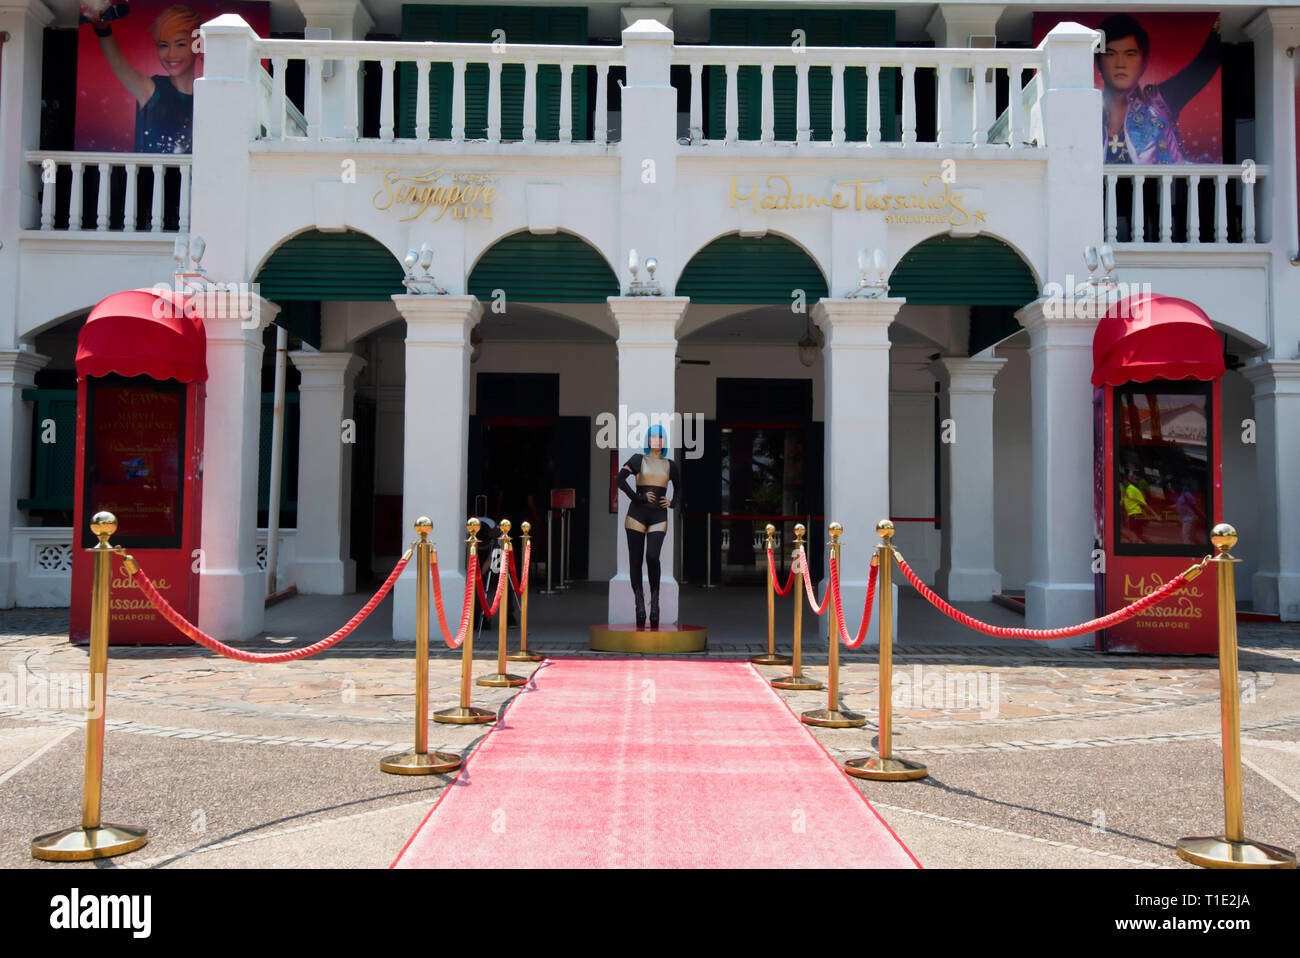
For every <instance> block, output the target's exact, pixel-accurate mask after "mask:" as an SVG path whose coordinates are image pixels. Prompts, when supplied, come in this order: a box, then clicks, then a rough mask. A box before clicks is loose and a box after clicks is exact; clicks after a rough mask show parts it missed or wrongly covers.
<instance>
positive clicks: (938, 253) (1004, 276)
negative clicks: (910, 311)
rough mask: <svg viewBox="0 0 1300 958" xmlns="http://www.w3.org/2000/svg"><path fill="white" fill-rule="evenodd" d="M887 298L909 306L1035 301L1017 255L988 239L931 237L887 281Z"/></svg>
mask: <svg viewBox="0 0 1300 958" xmlns="http://www.w3.org/2000/svg"><path fill="white" fill-rule="evenodd" d="M889 295H890V296H906V297H907V302H908V303H909V304H910V305H913V306H1010V307H1013V308H1015V309H1019V308H1020V307H1021V306H1024V305H1025V303H1028V302H1030V301H1031V300H1034V299H1037V298H1038V288H1037V286H1036V285H1035V283H1034V274H1033V272H1032V271H1031V270H1030V269H1029V267H1028V266H1027V265H1026V264H1025V261H1024V260H1022V259H1021V258H1020V254H1019V253H1017V252H1016V251H1015V250H1013V249H1012V248H1011V247H1010V246H1008V245H1007V244H1006V243H1003V242H1002V241H1001V240H998V239H994V238H993V237H992V236H966V237H954V236H947V235H944V236H932V237H930V239H928V240H925V241H924V242H921V243H918V244H917V245H915V246H913V247H912V248H911V249H910V250H908V251H907V253H906V254H905V255H904V256H903V258H902V259H901V260H899V263H898V265H897V266H895V267H894V271H893V272H892V273H891V274H890V276H889Z"/></svg>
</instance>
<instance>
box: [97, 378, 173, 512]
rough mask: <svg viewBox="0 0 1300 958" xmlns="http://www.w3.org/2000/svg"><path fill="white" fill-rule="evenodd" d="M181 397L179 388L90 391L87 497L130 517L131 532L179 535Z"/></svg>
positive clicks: (109, 388)
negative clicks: (90, 468)
mask: <svg viewBox="0 0 1300 958" xmlns="http://www.w3.org/2000/svg"><path fill="white" fill-rule="evenodd" d="M183 400H184V393H181V392H154V391H152V390H148V389H139V388H134V387H121V388H114V387H102V386H101V387H99V388H98V389H96V390H95V397H94V403H95V431H94V433H93V434H92V436H91V437H90V438H91V443H92V449H91V456H92V460H91V461H92V462H93V463H94V465H93V469H94V471H93V472H92V476H93V477H94V479H93V481H92V483H91V487H90V499H91V501H92V502H94V503H97V504H100V505H98V506H97V508H103V509H107V510H108V511H110V512H112V513H115V514H116V515H117V516H118V517H119V518H122V519H126V518H128V517H129V521H130V528H131V535H133V536H149V537H159V538H173V537H175V536H177V535H178V534H179V531H180V530H179V526H178V520H179V516H178V514H177V513H178V508H179V497H180V472H181V455H182V453H181V446H180V443H181V436H182V435H183V434H184V423H183V422H182V418H181V416H182V411H183Z"/></svg>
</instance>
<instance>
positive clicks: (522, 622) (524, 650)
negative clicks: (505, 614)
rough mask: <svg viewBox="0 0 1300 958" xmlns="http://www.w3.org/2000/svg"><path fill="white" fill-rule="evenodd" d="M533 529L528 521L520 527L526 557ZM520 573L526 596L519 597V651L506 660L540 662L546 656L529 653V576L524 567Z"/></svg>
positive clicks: (528, 553)
mask: <svg viewBox="0 0 1300 958" xmlns="http://www.w3.org/2000/svg"><path fill="white" fill-rule="evenodd" d="M532 527H533V526H532V523H530V522H527V521H525V522H524V523H523V524H522V525H521V526H520V527H519V528H521V529H523V531H524V536H523V539H524V555H530V552H529V549H530V543H531V542H532V536H530V535H529V530H531V529H532ZM519 572H520V574H521V575H523V577H524V581H523V583H522V585H523V587H524V594H523V595H521V596H520V597H519V651H518V652H514V653H512V654H510V655H507V656H506V659H507V660H508V661H511V662H540V661H542V659H544V658H546V656H544V655H540V654H538V653H537V652H529V651H528V576H527V574H526V570H524V569H523V568H522V567H521V568H520V570H519Z"/></svg>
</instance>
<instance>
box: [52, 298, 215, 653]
mask: <svg viewBox="0 0 1300 958" xmlns="http://www.w3.org/2000/svg"><path fill="white" fill-rule="evenodd" d="M76 363H77V464H76V469H77V475H76V492H75V500H74V506H73V508H74V516H75V518H74V526H73V528H74V539H73V545H74V548H73V550H72V609H71V628H70V633H69V634H70V637H71V639H72V641H73V642H86V641H88V640H89V638H90V578H91V565H92V557H91V555H90V554H89V553H88V552H86V551H84V550H86V549H89V548H90V547H91V546H92V545H94V544H95V542H96V541H97V540H96V538H95V536H94V535H93V534H91V531H90V517H91V516H93V515H94V514H95V513H96V512H98V511H99V510H101V509H107V510H108V511H109V512H112V513H114V514H115V515H116V516H117V521H118V532H117V534H116V535H114V536H113V538H112V540H111V541H112V543H113V545H118V546H122V547H123V548H124V549H125V550H126V551H127V552H129V553H131V554H132V555H134V556H135V557H136V559H138V560H139V562H140V564H141V566H142V567H143V568H144V569H145V570H146V571H147V572H148V573H149V576H150V578H151V579H153V582H154V584H155V585H156V586H157V587H158V589H159V591H161V592H162V594H163V595H164V596H166V598H167V600H168V601H169V602H170V603H171V604H172V605H174V606H175V607H176V608H177V609H178V610H180V612H181V614H182V615H184V616H185V617H186V618H188V619H190V621H198V613H199V574H198V570H199V551H198V550H199V531H200V519H201V504H202V496H201V491H202V475H203V401H204V385H203V384H204V382H205V381H206V380H207V378H208V371H207V337H206V336H205V334H204V331H203V322H202V320H201V319H200V318H199V317H197V316H195V315H193V313H192V311H191V312H189V313H188V315H187V301H186V299H185V297H183V296H181V295H179V294H177V293H172V292H169V291H166V290H159V289H136V290H128V291H125V292H121V293H114V294H113V295H112V296H109V297H108V298H106V299H104V300H103V301H101V302H100V303H99V305H97V306H96V307H95V308H94V309H93V310H91V312H90V316H89V318H88V319H87V320H86V323H85V325H84V326H82V328H81V332H80V333H79V334H78V336H77V360H76ZM109 641H110V642H111V643H112V644H114V645H178V644H185V643H187V642H188V641H189V640H188V639H186V638H184V637H183V636H182V635H181V634H180V633H179V632H177V631H176V629H175V628H173V627H172V626H171V625H170V624H168V623H167V622H166V621H164V620H163V619H162V618H161V617H160V616H159V615H158V613H157V612H155V611H154V610H153V607H152V606H150V605H149V603H148V601H147V600H146V599H145V598H144V596H143V595H142V594H141V593H140V590H139V589H137V588H136V587H135V586H134V585H133V584H132V583H131V581H130V580H129V579H128V578H127V577H126V576H125V575H123V574H122V573H121V570H120V565H119V564H118V563H114V567H113V579H112V592H111V595H110V598H109Z"/></svg>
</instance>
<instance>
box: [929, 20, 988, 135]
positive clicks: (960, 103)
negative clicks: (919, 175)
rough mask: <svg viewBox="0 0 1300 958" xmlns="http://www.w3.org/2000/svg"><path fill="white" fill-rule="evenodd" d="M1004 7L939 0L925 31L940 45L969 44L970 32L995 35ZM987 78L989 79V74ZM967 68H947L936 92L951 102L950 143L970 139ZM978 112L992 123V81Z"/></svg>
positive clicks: (970, 92) (970, 86)
mask: <svg viewBox="0 0 1300 958" xmlns="http://www.w3.org/2000/svg"><path fill="white" fill-rule="evenodd" d="M1004 9H1005V7H1004V5H1003V4H1000V3H941V4H939V5H938V6H937V7H935V10H934V13H933V14H932V15H931V16H930V21H929V22H928V23H927V24H926V25H925V29H926V32H927V33H929V34H930V36H931V37H932V38H933V39H934V42H935V45H936V46H940V47H969V46H970V38H971V37H972V36H995V35H996V34H997V32H998V31H997V26H998V18H999V17H1001V16H1002V11H1003V10H1004ZM990 79H992V78H991V77H990ZM974 86H975V85H974V84H973V83H972V82H971V71H970V70H968V69H965V68H962V67H958V68H957V69H955V70H952V71H950V73H949V76H948V85H947V88H946V89H944V90H942V91H940V92H939V95H940V96H947V97H949V100H948V102H949V103H951V104H952V127H951V129H950V130H949V131H948V133H949V140H948V142H950V143H969V142H971V131H972V129H973V126H972V124H973V120H974V112H973V106H974V101H973V90H974ZM985 86H986V89H985V91H984V92H985V97H984V103H983V109H982V112H981V116H983V117H984V119H985V120H987V121H988V122H987V124H986V125H987V126H992V125H993V121H994V120H996V119H997V116H996V115H995V114H994V112H993V84H992V83H988V84H986V85H985Z"/></svg>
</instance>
